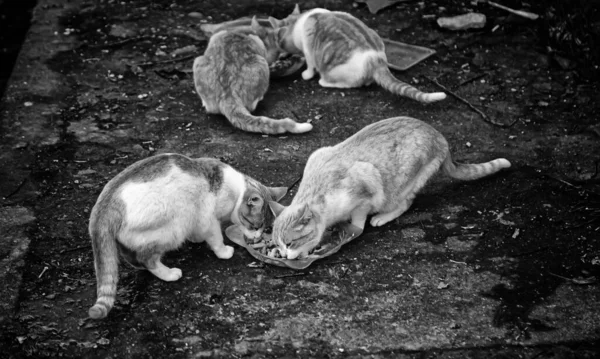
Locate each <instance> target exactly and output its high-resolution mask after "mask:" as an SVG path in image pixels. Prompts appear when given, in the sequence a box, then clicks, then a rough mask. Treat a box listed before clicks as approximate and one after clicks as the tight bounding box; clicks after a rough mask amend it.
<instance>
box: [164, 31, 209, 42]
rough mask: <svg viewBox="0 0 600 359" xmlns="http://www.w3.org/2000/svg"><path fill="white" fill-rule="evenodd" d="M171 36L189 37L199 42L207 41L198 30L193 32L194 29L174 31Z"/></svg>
mask: <svg viewBox="0 0 600 359" xmlns="http://www.w3.org/2000/svg"><path fill="white" fill-rule="evenodd" d="M170 33H171V34H174V35H181V36H187V37H189V38H192V39H194V40H196V41H198V42H200V41H206V36H205V35H203V34H200V33H199V32H198V31H196V30H192V29H185V30H182V29H174V30H171V31H170Z"/></svg>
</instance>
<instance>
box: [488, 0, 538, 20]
mask: <svg viewBox="0 0 600 359" xmlns="http://www.w3.org/2000/svg"><path fill="white" fill-rule="evenodd" d="M487 3H488V4H490V5H491V6H493V7H496V8H498V9H502V10H506V11H508V12H509V13H511V14H515V15H519V16H522V17H524V18H527V19H530V20H537V18H539V17H540V15H538V14H534V13H532V12H529V11H523V10H515V9H511V8H509V7H506V6H504V5H500V4H497V3H495V2H493V1H487Z"/></svg>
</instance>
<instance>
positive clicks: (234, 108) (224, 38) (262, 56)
mask: <svg viewBox="0 0 600 359" xmlns="http://www.w3.org/2000/svg"><path fill="white" fill-rule="evenodd" d="M279 53H280V51H279V47H278V45H277V36H276V33H275V30H274V29H272V28H266V27H262V26H261V25H260V24H259V23H258V21H257V20H256V17H254V18H253V19H252V23H251V26H250V28H248V27H243V28H237V29H236V28H233V29H228V30H222V31H219V32H217V33H216V34H214V35H213V36H211V38H210V40H209V42H208V47H207V48H206V51H205V52H204V55H203V56H199V57H197V58H196V59H195V60H194V66H193V72H194V85H195V87H196V92H198V95H200V98H201V99H202V105H203V106H204V108H206V112H207V113H214V114H222V115H224V116H225V117H226V118H227V119H228V120H229V122H231V124H232V125H233V126H234V127H237V128H239V129H242V130H244V131H249V132H259V133H267V134H278V133H284V132H292V133H302V132H307V131H310V130H311V129H312V125H311V124H310V123H297V122H295V121H294V120H292V119H290V118H284V119H281V120H277V119H272V118H269V117H265V116H253V115H252V114H250V112H252V111H254V110H255V109H256V106H257V104H258V102H259V101H261V100H262V99H263V97H264V95H265V93H266V92H267V89H268V88H269V76H270V73H269V64H271V63H273V62H274V61H275V60H277V57H278V55H279Z"/></svg>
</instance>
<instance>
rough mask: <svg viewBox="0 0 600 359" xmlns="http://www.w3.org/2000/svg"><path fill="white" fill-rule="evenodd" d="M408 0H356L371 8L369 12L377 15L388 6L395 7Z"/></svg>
mask: <svg viewBox="0 0 600 359" xmlns="http://www.w3.org/2000/svg"><path fill="white" fill-rule="evenodd" d="M402 1H407V0H356V2H362V3H366V4H367V6H368V7H369V11H370V12H371V14H376V13H377V12H379V11H380V10H381V9H385V8H386V7H388V6H391V5H394V4H395V3H399V2H402Z"/></svg>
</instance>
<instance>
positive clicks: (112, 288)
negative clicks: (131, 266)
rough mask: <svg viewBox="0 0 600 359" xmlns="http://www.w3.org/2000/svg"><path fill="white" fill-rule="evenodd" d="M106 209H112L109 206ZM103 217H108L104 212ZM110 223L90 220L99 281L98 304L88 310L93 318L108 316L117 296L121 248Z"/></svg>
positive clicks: (97, 280)
mask: <svg viewBox="0 0 600 359" xmlns="http://www.w3.org/2000/svg"><path fill="white" fill-rule="evenodd" d="M94 210H95V208H94ZM104 210H105V211H110V209H107V208H106V209H104ZM93 217H94V216H93V215H92V218H93ZM103 218H107V216H106V214H103ZM107 222H108V223H107ZM110 224H111V223H110V221H104V220H91V221H90V236H91V237H92V248H93V249H94V266H95V268H96V283H97V284H96V285H97V299H96V304H94V305H93V306H92V307H91V308H90V309H89V311H88V314H89V316H90V318H92V319H102V318H104V317H106V316H107V315H108V312H110V310H111V309H112V307H113V305H114V303H115V298H116V296H117V282H118V281H119V250H118V247H117V241H116V238H115V235H114V233H115V231H114V228H111V225H110Z"/></svg>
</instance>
